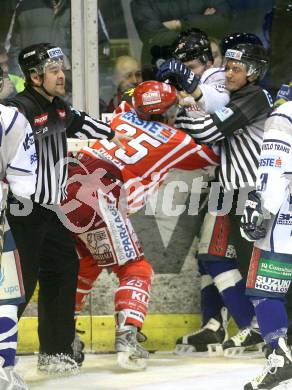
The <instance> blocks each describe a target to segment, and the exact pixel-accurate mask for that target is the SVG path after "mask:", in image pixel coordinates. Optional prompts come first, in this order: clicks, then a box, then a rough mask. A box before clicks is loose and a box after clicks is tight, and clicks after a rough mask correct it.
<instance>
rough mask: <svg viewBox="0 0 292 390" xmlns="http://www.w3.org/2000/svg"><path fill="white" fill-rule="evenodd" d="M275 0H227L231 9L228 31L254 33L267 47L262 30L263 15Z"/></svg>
mask: <svg viewBox="0 0 292 390" xmlns="http://www.w3.org/2000/svg"><path fill="white" fill-rule="evenodd" d="M275 2H276V0H256V1H255V0H229V3H230V7H231V9H232V18H231V20H232V22H231V25H230V32H231V33H232V32H234V31H238V32H245V31H248V32H249V33H253V34H256V35H257V36H258V37H259V38H260V39H261V40H262V42H263V43H264V46H265V47H268V45H269V42H268V41H267V39H266V36H265V32H264V23H265V16H266V15H267V14H269V13H270V12H271V10H272V9H273V6H274V4H275Z"/></svg>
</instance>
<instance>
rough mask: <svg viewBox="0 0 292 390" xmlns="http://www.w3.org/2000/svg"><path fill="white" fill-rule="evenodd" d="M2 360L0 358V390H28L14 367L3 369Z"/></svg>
mask: <svg viewBox="0 0 292 390" xmlns="http://www.w3.org/2000/svg"><path fill="white" fill-rule="evenodd" d="M3 363H4V359H3V358H2V357H0V389H1V390H28V386H27V385H26V383H25V382H24V380H23V379H22V378H21V376H20V375H19V374H18V373H17V372H16V371H15V370H14V367H5V368H3Z"/></svg>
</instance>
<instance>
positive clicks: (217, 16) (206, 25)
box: [131, 0, 230, 66]
mask: <svg viewBox="0 0 292 390" xmlns="http://www.w3.org/2000/svg"><path fill="white" fill-rule="evenodd" d="M131 12H132V16H133V20H134V23H135V26H136V29H137V32H138V34H139V37H140V39H141V41H142V42H143V48H142V60H141V64H142V66H144V65H146V64H149V63H150V47H152V46H154V45H158V46H165V45H167V44H169V43H171V42H173V40H174V39H175V37H176V35H177V33H178V32H179V31H181V30H186V29H188V28H191V27H196V28H200V29H202V30H203V31H205V32H206V33H207V35H210V36H212V37H216V38H220V39H221V36H222V35H223V34H224V33H225V32H226V29H228V23H229V16H230V15H229V13H230V6H229V3H228V1H227V0H210V1H208V0H199V1H189V0H182V1H176V0H132V2H131Z"/></svg>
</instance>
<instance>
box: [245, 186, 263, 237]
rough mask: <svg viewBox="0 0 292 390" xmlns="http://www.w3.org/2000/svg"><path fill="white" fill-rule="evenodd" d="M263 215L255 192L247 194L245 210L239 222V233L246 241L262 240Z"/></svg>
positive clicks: (259, 200)
mask: <svg viewBox="0 0 292 390" xmlns="http://www.w3.org/2000/svg"><path fill="white" fill-rule="evenodd" d="M263 224H264V215H263V211H262V207H261V199H260V197H259V195H258V194H257V193H256V191H251V192H250V193H249V194H248V199H247V201H246V202H245V209H244V213H243V216H242V217H241V220H240V233H241V236H242V237H243V238H245V239H246V240H247V241H257V240H260V239H261V238H264V237H265V235H266V233H267V232H266V229H265V227H264V226H263Z"/></svg>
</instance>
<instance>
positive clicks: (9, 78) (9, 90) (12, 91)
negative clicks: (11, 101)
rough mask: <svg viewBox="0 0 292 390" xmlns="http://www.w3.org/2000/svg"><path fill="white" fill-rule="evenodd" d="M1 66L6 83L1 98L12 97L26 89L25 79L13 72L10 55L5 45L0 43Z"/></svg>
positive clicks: (0, 94) (0, 93)
mask: <svg viewBox="0 0 292 390" xmlns="http://www.w3.org/2000/svg"><path fill="white" fill-rule="evenodd" d="M0 66H1V68H2V70H3V73H4V83H3V88H2V91H1V92H0V99H5V98H10V97H12V96H14V95H16V93H18V92H21V91H23V90H24V80H23V78H21V77H20V76H17V75H16V74H11V73H10V72H9V67H8V55H7V51H6V50H5V47H4V46H2V45H0Z"/></svg>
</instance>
